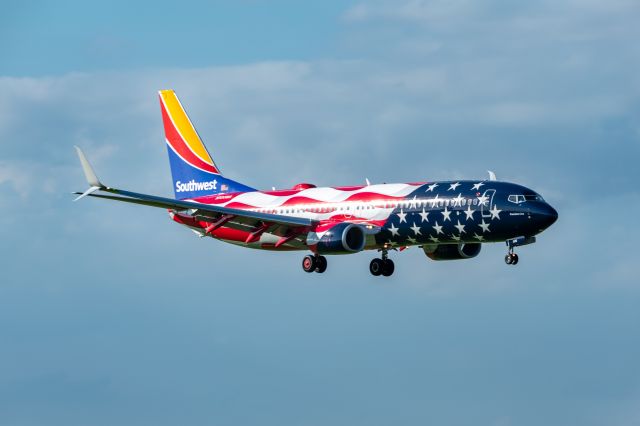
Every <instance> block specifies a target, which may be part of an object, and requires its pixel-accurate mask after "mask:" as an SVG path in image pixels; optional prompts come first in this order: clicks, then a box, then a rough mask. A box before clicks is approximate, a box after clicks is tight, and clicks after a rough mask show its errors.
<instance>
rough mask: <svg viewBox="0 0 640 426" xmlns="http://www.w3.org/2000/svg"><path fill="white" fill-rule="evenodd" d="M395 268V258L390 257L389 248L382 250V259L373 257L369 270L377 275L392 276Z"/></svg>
mask: <svg viewBox="0 0 640 426" xmlns="http://www.w3.org/2000/svg"><path fill="white" fill-rule="evenodd" d="M394 270H395V265H394V264H393V260H391V259H389V258H388V253H387V250H382V259H378V258H376V259H373V260H372V261H371V263H370V264H369V272H371V275H374V276H376V277H378V276H380V275H382V276H384V277H390V276H391V275H392V274H393V271H394Z"/></svg>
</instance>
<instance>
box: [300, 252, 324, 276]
mask: <svg viewBox="0 0 640 426" xmlns="http://www.w3.org/2000/svg"><path fill="white" fill-rule="evenodd" d="M302 269H304V271H305V272H309V273H311V272H314V271H315V272H317V273H319V274H321V273H323V272H324V271H326V270H327V258H326V257H324V256H318V255H316V256H313V255H310V254H308V255H306V256H305V257H304V258H303V259H302Z"/></svg>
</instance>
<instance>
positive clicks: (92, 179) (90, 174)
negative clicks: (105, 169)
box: [75, 146, 105, 188]
mask: <svg viewBox="0 0 640 426" xmlns="http://www.w3.org/2000/svg"><path fill="white" fill-rule="evenodd" d="M75 148H76V152H77V153H78V158H80V164H81V165H82V170H83V171H84V176H85V178H86V179H87V182H89V185H91V186H92V187H97V188H105V186H104V185H103V184H102V183H101V182H100V179H98V176H96V172H94V171H93V167H91V164H89V160H87V157H85V155H84V152H82V150H81V149H80V148H79V147H77V146H76V147H75Z"/></svg>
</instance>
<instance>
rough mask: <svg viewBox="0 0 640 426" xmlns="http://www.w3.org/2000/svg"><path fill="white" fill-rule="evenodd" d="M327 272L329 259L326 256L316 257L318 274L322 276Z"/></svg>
mask: <svg viewBox="0 0 640 426" xmlns="http://www.w3.org/2000/svg"><path fill="white" fill-rule="evenodd" d="M326 270H327V258H326V257H324V256H317V257H316V272H317V273H319V274H321V273H323V272H324V271H326Z"/></svg>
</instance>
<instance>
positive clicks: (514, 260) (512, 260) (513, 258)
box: [504, 253, 518, 265]
mask: <svg viewBox="0 0 640 426" xmlns="http://www.w3.org/2000/svg"><path fill="white" fill-rule="evenodd" d="M504 263H506V264H507V265H517V264H518V255H517V254H515V253H508V254H507V255H506V256H505V257H504Z"/></svg>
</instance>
